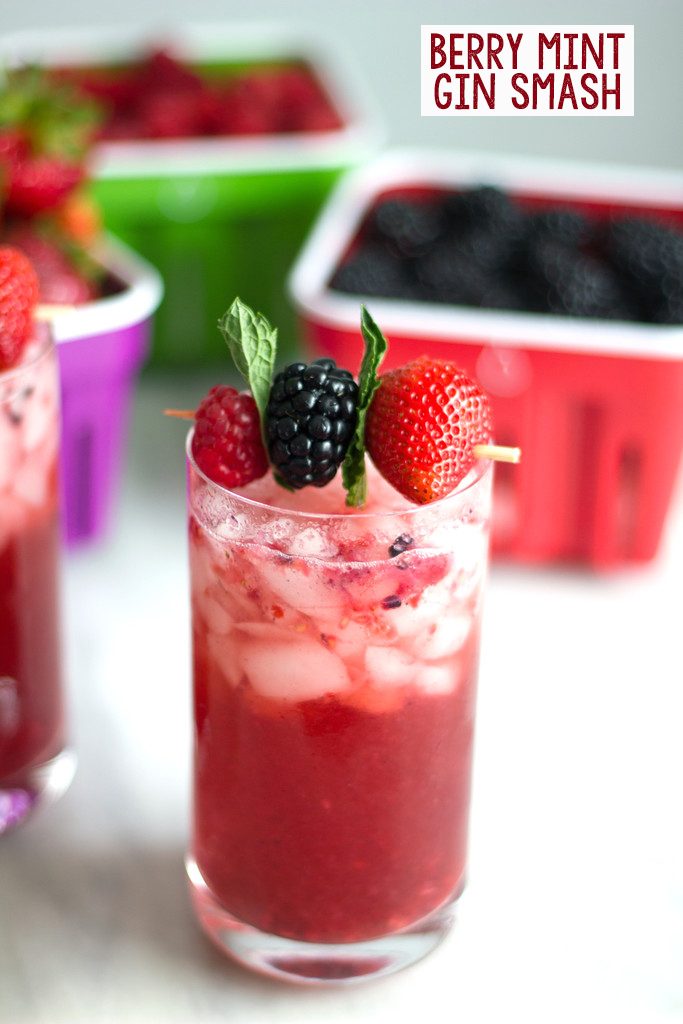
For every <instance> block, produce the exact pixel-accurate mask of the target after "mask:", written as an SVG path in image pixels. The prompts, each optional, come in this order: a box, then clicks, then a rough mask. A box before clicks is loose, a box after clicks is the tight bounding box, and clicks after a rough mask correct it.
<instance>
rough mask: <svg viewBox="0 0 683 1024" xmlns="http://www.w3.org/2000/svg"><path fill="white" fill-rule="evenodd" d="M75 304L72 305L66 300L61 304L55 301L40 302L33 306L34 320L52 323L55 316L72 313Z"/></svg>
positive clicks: (75, 307)
mask: <svg viewBox="0 0 683 1024" xmlns="http://www.w3.org/2000/svg"><path fill="white" fill-rule="evenodd" d="M77 308H78V307H77V306H73V305H71V304H70V303H68V302H65V303H63V304H61V303H56V302H41V303H40V304H39V305H38V306H36V308H35V312H34V316H35V318H36V320H40V322H41V323H47V324H49V323H52V321H53V320H54V318H55V317H56V316H63V315H64V313H73V312H75V310H76V309H77Z"/></svg>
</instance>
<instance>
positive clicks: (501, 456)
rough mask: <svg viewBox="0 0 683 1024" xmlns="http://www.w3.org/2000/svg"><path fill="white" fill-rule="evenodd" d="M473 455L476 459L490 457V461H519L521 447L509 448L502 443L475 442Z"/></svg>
mask: <svg viewBox="0 0 683 1024" xmlns="http://www.w3.org/2000/svg"><path fill="white" fill-rule="evenodd" d="M474 455H475V457H476V458H477V459H490V460H491V462H519V460H520V459H521V458H522V449H521V448H509V447H508V446H507V445H504V444H475V446H474Z"/></svg>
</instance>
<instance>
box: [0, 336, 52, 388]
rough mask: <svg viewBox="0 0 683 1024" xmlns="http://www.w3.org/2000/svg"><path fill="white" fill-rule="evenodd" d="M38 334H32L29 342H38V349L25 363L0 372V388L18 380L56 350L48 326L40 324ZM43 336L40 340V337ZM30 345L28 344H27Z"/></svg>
mask: <svg viewBox="0 0 683 1024" xmlns="http://www.w3.org/2000/svg"><path fill="white" fill-rule="evenodd" d="M40 328H41V330H40V333H38V334H34V335H33V338H32V339H31V340H35V341H37V342H39V344H38V347H37V349H36V351H35V353H34V355H32V356H31V358H30V359H28V360H26V361H25V362H20V363H17V365H16V366H10V367H9V369H7V370H0V386H2V385H3V384H6V383H11V381H12V380H13V379H18V378H20V377H21V376H22V375H23V374H24V373H26V372H28V371H30V370H32V369H34V368H35V367H36V366H37V365H38V363H39V362H40V361H41V359H44V358H45V357H46V356H47V355H49V354H50V352H52V351H54V350H55V349H56V348H57V344H56V342H55V340H54V338H53V336H52V331H51V330H50V328H49V325H48V324H40ZM41 334H42V335H43V337H42V338H41V336H40V335H41ZM28 344H30V342H29V343H28Z"/></svg>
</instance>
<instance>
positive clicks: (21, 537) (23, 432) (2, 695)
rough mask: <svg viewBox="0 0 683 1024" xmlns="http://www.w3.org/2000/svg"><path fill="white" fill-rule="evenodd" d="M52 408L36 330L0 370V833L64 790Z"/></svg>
mask: <svg viewBox="0 0 683 1024" xmlns="http://www.w3.org/2000/svg"><path fill="white" fill-rule="evenodd" d="M58 454H59V406H58V383H57V368H56V358H55V350H54V346H53V344H52V341H51V340H50V339H49V337H48V336H47V333H46V332H43V333H42V335H41V336H40V337H37V338H36V339H35V340H34V341H32V342H30V343H29V345H28V346H27V348H26V350H25V352H24V355H23V358H22V361H21V363H20V364H19V365H18V366H16V367H14V368H13V369H11V370H6V371H4V372H2V373H0V832H3V831H5V830H6V829H9V828H11V827H13V826H14V825H16V824H18V823H19V822H20V821H21V820H22V819H23V818H24V817H25V816H26V814H27V813H28V812H29V811H30V810H32V809H33V807H34V806H35V805H36V804H37V803H38V802H39V801H40V800H41V799H42V798H45V797H50V798H54V797H55V796H57V795H59V794H60V793H61V792H62V791H63V790H64V789H65V788H66V786H67V785H68V783H69V781H70V779H71V776H72V773H73V757H72V755H71V753H70V751H67V750H65V749H64V716H63V693H62V679H61V659H60V643H59V594H58V589H59V585H58V568H59V536H60V535H59V495H58V478H57V459H58Z"/></svg>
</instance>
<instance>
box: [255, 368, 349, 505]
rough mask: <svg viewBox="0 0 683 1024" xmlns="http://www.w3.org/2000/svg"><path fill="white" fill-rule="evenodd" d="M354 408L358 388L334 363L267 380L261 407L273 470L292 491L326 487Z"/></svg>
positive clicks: (289, 371) (337, 463)
mask: <svg viewBox="0 0 683 1024" xmlns="http://www.w3.org/2000/svg"><path fill="white" fill-rule="evenodd" d="M357 405H358V385H357V384H356V382H355V380H354V379H353V375H352V374H351V373H350V372H349V370H341V369H339V368H338V366H337V364H336V363H335V361H334V359H326V358H323V359H316V360H315V361H314V362H313V363H311V364H310V365H308V364H306V363H290V365H289V366H286V367H285V368H284V370H282V371H281V372H280V373H278V374H277V375H276V376H275V379H274V380H273V386H272V388H271V391H270V397H269V399H268V407H267V409H266V433H267V436H268V454H269V456H270V461H271V462H272V464H273V466H274V468H275V472H276V473H277V474H278V475H279V476H280V477H281V478H282V479H283V480H284V481H285V482H286V483H288V484H289V485H290V487H294V488H295V489H296V490H298V489H299V488H301V487H306V486H308V485H309V484H312V485H313V486H314V487H324V486H325V484H327V483H329V482H330V480H331V479H332V477H333V476H334V475H335V473H336V472H337V470H338V469H339V467H340V465H341V464H342V462H343V461H344V456H345V455H346V451H347V448H348V447H349V443H350V441H351V438H352V436H353V432H354V430H355V428H356V419H357Z"/></svg>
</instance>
